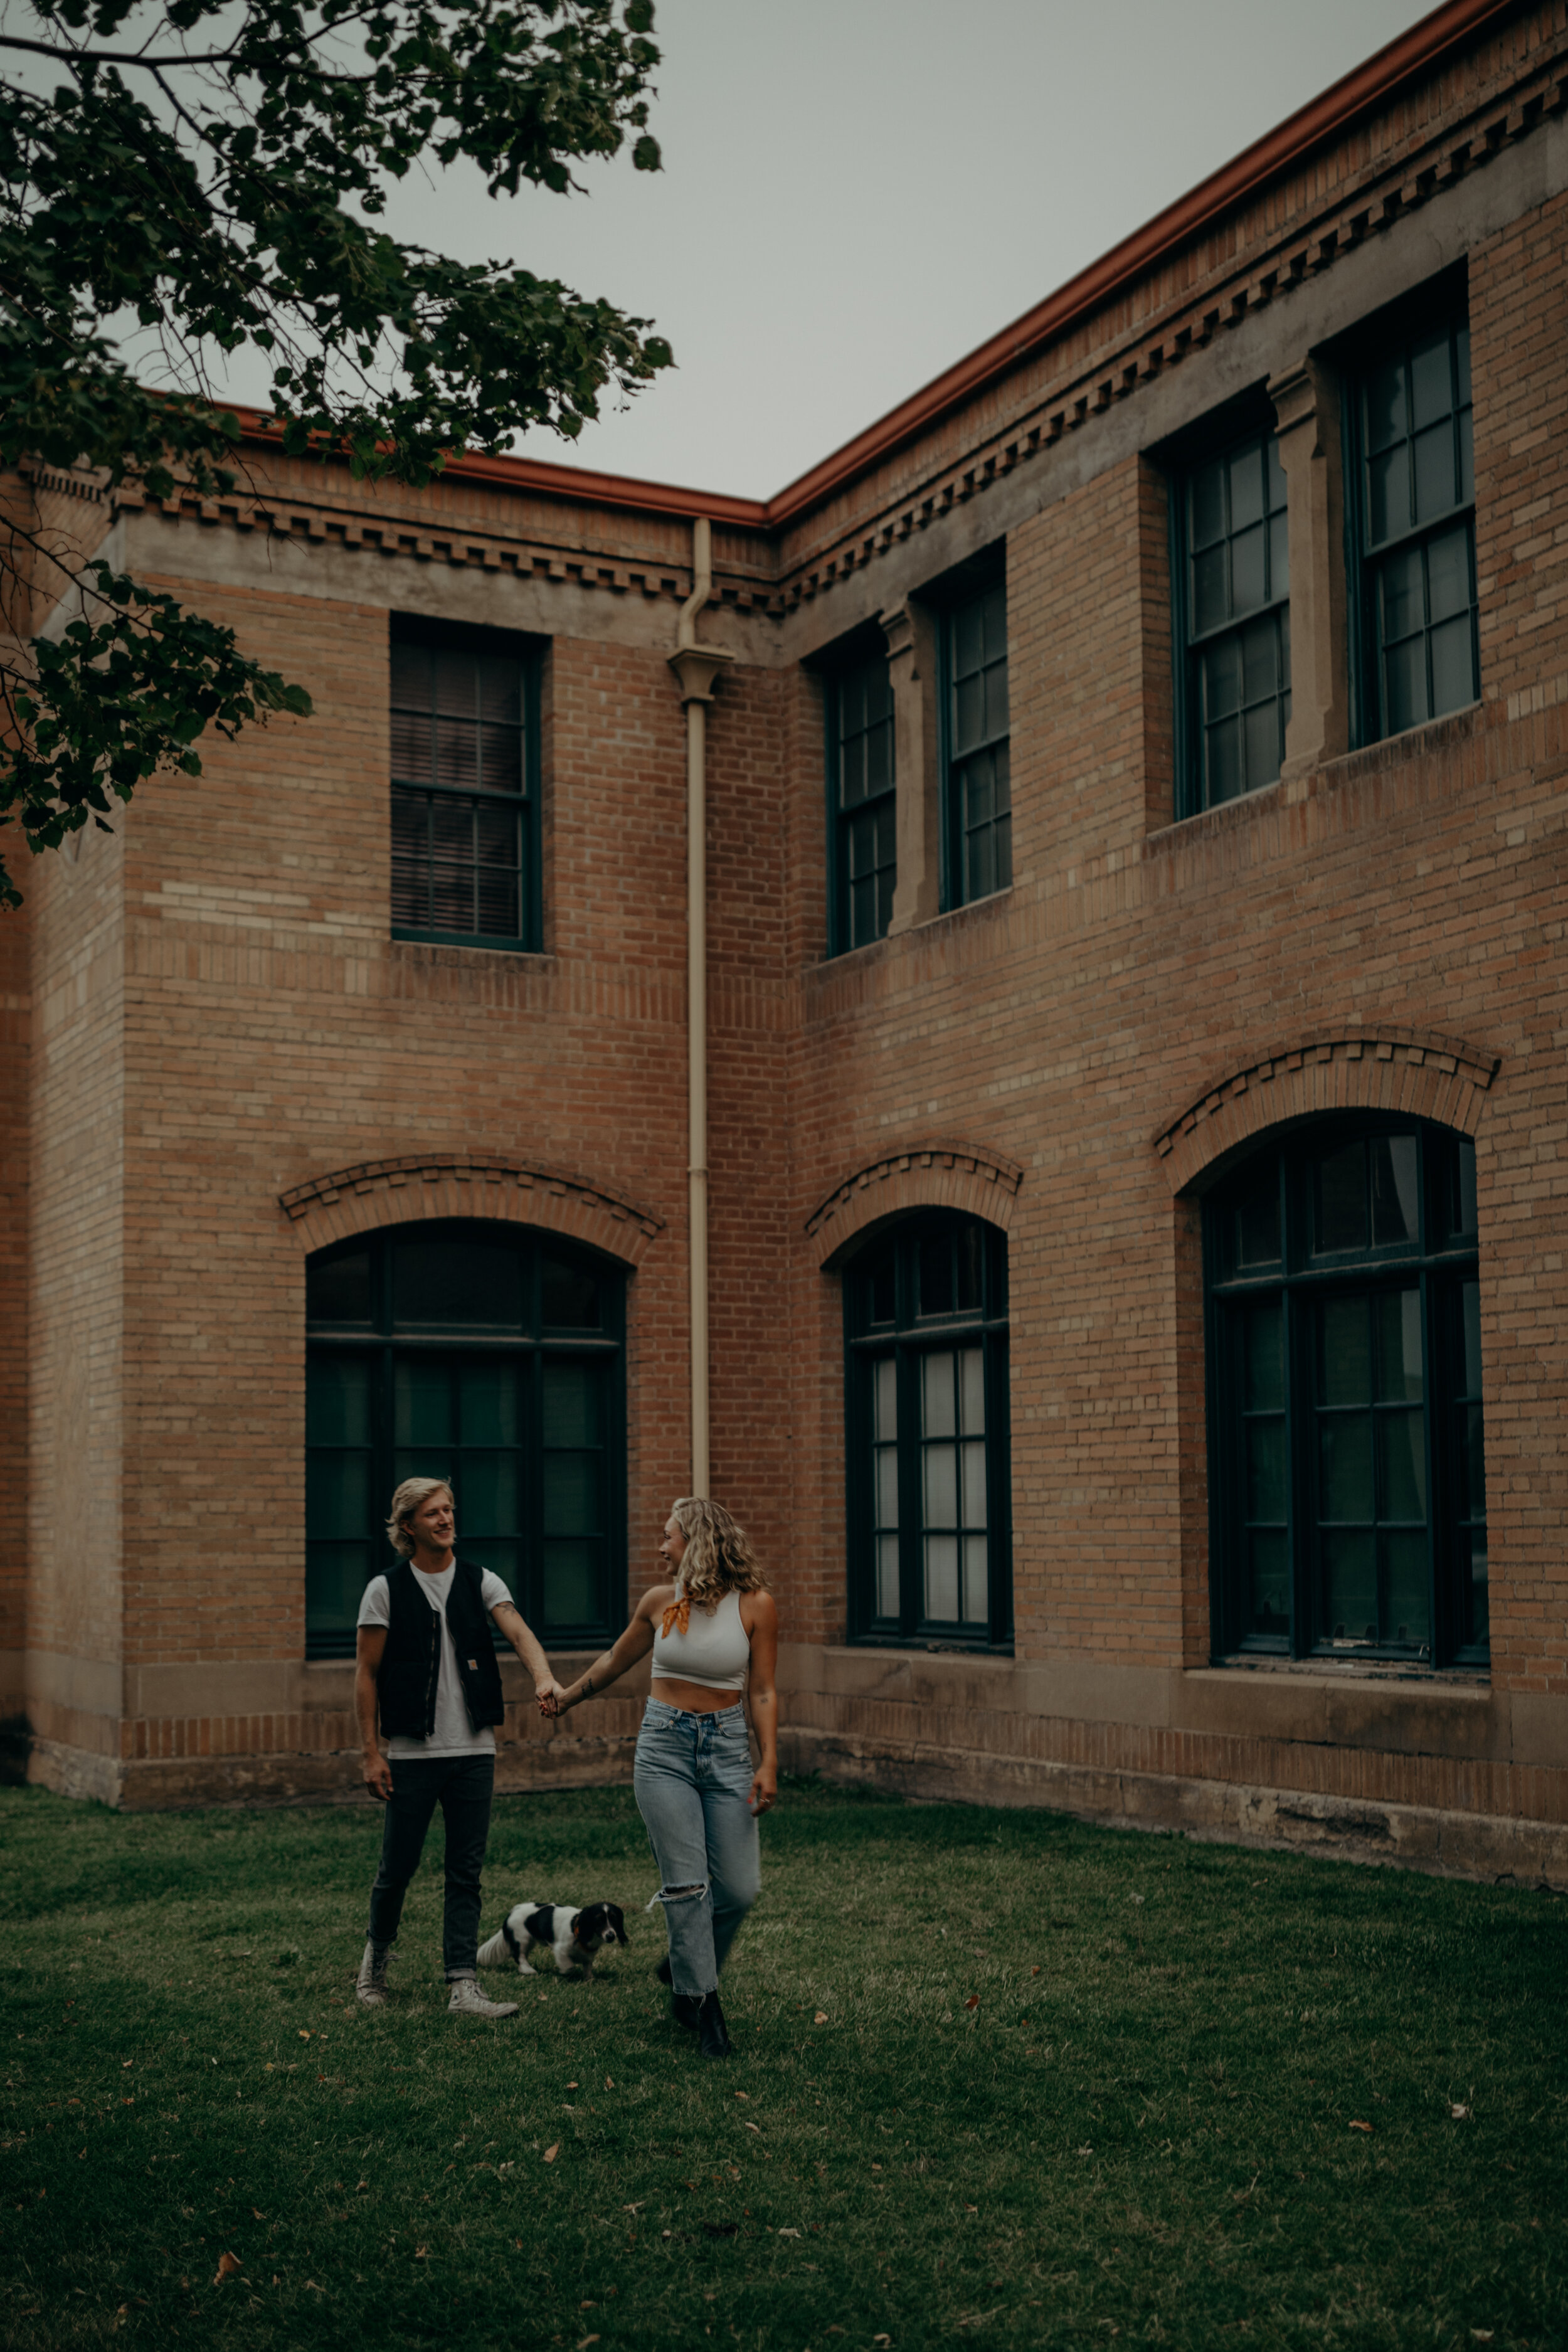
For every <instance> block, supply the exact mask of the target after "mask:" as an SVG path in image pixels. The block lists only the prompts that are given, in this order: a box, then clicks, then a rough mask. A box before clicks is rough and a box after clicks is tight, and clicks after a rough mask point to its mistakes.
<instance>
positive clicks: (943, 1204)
mask: <svg viewBox="0 0 1568 2352" xmlns="http://www.w3.org/2000/svg"><path fill="white" fill-rule="evenodd" d="M1023 1181H1024V1171H1023V1170H1022V1169H1021V1168H1020V1167H1019V1165H1018V1163H1017V1161H1016V1160H1005V1159H1004V1158H1003V1157H1002V1155H1001V1154H1000V1153H999V1152H995V1151H989V1150H976V1148H975V1147H974V1145H973V1144H968V1145H965V1144H959V1143H929V1144H925V1145H919V1144H917V1145H914V1146H912V1147H911V1148H910V1150H905V1151H891V1152H889V1153H888V1154H887V1155H886V1157H885V1158H883V1159H881V1160H868V1162H867V1164H866V1166H865V1167H863V1168H858V1169H857V1170H856V1171H855V1173H854V1175H852V1176H847V1177H846V1178H845V1179H844V1181H843V1182H842V1183H840V1184H837V1185H835V1187H834V1189H833V1191H832V1192H829V1194H828V1195H827V1197H826V1200H825V1201H823V1202H821V1204H820V1205H819V1206H818V1207H817V1208H816V1209H814V1210H813V1212H812V1213H811V1215H810V1216H809V1217H808V1218H807V1219H806V1222H805V1230H806V1233H807V1234H808V1235H809V1236H810V1237H811V1239H813V1240H814V1241H815V1242H816V1245H817V1248H816V1256H817V1264H818V1265H821V1266H823V1267H824V1268H826V1266H827V1265H828V1264H829V1262H830V1260H831V1259H832V1258H833V1257H834V1256H835V1255H837V1252H838V1251H839V1250H841V1249H842V1248H843V1247H844V1245H845V1244H846V1243H847V1242H848V1241H851V1240H852V1239H853V1238H854V1236H855V1235H856V1234H858V1233H859V1232H861V1231H862V1230H863V1228H864V1227H865V1226H867V1225H869V1224H873V1223H876V1222H877V1220H878V1219H879V1218H881V1217H888V1216H893V1215H895V1214H897V1213H898V1212H899V1211H900V1210H902V1209H918V1208H931V1209H963V1210H966V1211H967V1212H968V1213H970V1214H971V1215H972V1216H976V1217H984V1218H985V1219H986V1221H987V1222H988V1223H991V1224H994V1225H1000V1226H1001V1227H1002V1228H1003V1229H1004V1231H1005V1229H1006V1228H1007V1226H1008V1225H1009V1224H1011V1223H1012V1219H1013V1202H1014V1201H1015V1199H1016V1195H1017V1191H1018V1187H1019V1185H1020V1184H1021V1183H1022V1182H1023Z"/></svg>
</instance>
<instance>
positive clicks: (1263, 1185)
mask: <svg viewBox="0 0 1568 2352" xmlns="http://www.w3.org/2000/svg"><path fill="white" fill-rule="evenodd" d="M1236 1262H1237V1265H1238V1266H1254V1265H1259V1266H1261V1265H1278V1264H1279V1169H1278V1168H1277V1166H1276V1165H1275V1163H1274V1161H1273V1160H1269V1161H1268V1163H1267V1165H1266V1166H1265V1168H1264V1170H1263V1171H1262V1173H1261V1174H1260V1176H1259V1177H1258V1181H1257V1182H1256V1184H1255V1185H1254V1187H1253V1189H1252V1190H1251V1191H1250V1192H1248V1193H1247V1195H1246V1197H1245V1198H1244V1199H1243V1200H1242V1201H1240V1202H1238V1203H1237V1212H1236Z"/></svg>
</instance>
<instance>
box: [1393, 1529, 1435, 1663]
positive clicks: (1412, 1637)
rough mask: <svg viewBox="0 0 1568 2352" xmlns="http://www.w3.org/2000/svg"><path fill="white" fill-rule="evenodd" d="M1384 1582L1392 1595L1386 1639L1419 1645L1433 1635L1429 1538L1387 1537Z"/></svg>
mask: <svg viewBox="0 0 1568 2352" xmlns="http://www.w3.org/2000/svg"><path fill="white" fill-rule="evenodd" d="M1383 1562H1384V1582H1385V1586H1386V1590H1387V1593H1388V1614H1387V1617H1386V1619H1385V1621H1384V1627H1383V1637H1384V1640H1387V1641H1391V1642H1399V1643H1411V1644H1413V1645H1414V1644H1416V1643H1425V1642H1426V1641H1428V1640H1429V1639H1430V1637H1431V1632H1432V1604H1431V1598H1430V1586H1429V1576H1430V1570H1429V1569H1428V1566H1427V1553H1426V1537H1425V1535H1387V1536H1384V1538H1383Z"/></svg>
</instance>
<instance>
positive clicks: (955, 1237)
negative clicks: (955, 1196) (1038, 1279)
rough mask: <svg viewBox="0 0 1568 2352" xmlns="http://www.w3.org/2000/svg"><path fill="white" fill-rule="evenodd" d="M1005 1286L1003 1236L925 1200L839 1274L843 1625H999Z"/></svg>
mask: <svg viewBox="0 0 1568 2352" xmlns="http://www.w3.org/2000/svg"><path fill="white" fill-rule="evenodd" d="M1006 1285H1007V1261H1006V1242H1005V1237H1004V1236H1003V1235H1002V1234H1000V1233H998V1232H997V1231H995V1229H994V1228H993V1227H990V1226H986V1225H983V1224H981V1223H979V1221H978V1220H976V1219H973V1218H962V1217H958V1216H951V1215H942V1214H940V1213H938V1214H933V1215H931V1216H929V1217H921V1218H916V1219H912V1220H910V1222H909V1223H907V1224H904V1225H902V1226H900V1227H899V1228H897V1229H896V1231H895V1232H894V1234H892V1235H891V1236H889V1237H887V1238H884V1239H883V1240H881V1241H880V1242H879V1243H878V1244H874V1245H873V1246H872V1247H871V1248H870V1249H868V1251H867V1252H866V1253H865V1254H864V1255H862V1256H861V1257H860V1258H859V1259H858V1261H857V1262H856V1264H855V1265H854V1266H853V1267H852V1268H851V1269H850V1271H849V1272H848V1274H847V1276H846V1277H845V1294H844V1296H845V1315H846V1333H847V1341H848V1349H849V1364H848V1400H847V1402H848V1411H849V1416H850V1436H849V1446H848V1457H849V1458H848V1487H849V1493H848V1503H849V1524H850V1530H851V1532H850V1556H851V1565H850V1580H849V1583H850V1591H849V1603H850V1608H849V1614H850V1626H851V1631H852V1633H854V1634H855V1635H856V1636H857V1637H858V1638H863V1639H867V1640H871V1641H921V1642H936V1643H941V1644H942V1645H943V1646H946V1645H948V1644H950V1643H961V1644H970V1645H974V1646H984V1647H1005V1646H1006V1644H1007V1643H1008V1642H1009V1641H1010V1640H1011V1638H1012V1575H1011V1538H1010V1534H1009V1529H1008V1525H1007V1512H1008V1485H1009V1482H1008V1472H1007V1288H1006Z"/></svg>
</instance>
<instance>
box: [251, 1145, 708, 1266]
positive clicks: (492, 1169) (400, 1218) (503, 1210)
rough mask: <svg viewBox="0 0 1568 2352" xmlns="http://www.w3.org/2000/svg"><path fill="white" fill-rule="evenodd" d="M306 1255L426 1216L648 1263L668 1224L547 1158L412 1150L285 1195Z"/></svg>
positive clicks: (283, 1205)
mask: <svg viewBox="0 0 1568 2352" xmlns="http://www.w3.org/2000/svg"><path fill="white" fill-rule="evenodd" d="M278 1205H279V1208H280V1209H281V1210H282V1212H283V1213H284V1215H285V1216H286V1217H288V1218H289V1222H290V1223H292V1224H293V1225H294V1226H295V1228H296V1229H297V1230H298V1232H299V1234H300V1239H301V1242H302V1243H303V1245H304V1247H305V1248H306V1249H307V1250H316V1249H321V1248H322V1247H323V1246H324V1245H325V1244H327V1243H328V1242H331V1241H341V1240H342V1239H344V1238H345V1237H346V1236H347V1235H348V1234H353V1233H360V1232H364V1231H367V1230H369V1229H370V1228H371V1227H373V1226H378V1225H385V1224H401V1223H413V1222H414V1221H415V1220H416V1219H418V1218H426V1217H452V1216H459V1217H461V1216H468V1217H503V1218H510V1219H511V1220H512V1221H513V1222H515V1223H522V1224H531V1225H543V1226H546V1227H550V1228H552V1229H555V1230H559V1231H560V1232H563V1233H571V1234H576V1235H577V1236H578V1238H579V1239H581V1240H584V1241H587V1242H590V1243H592V1244H594V1245H595V1247H597V1248H600V1249H603V1250H605V1251H607V1252H608V1253H609V1254H610V1255H612V1256H616V1257H619V1258H621V1259H624V1260H625V1261H626V1263H627V1264H628V1265H640V1263H641V1262H642V1259H643V1257H644V1255H645V1254H646V1252H647V1248H648V1245H649V1244H650V1243H651V1242H652V1241H653V1240H654V1239H655V1238H656V1237H657V1235H658V1234H661V1233H662V1232H663V1231H664V1220H663V1218H662V1217H658V1216H656V1215H655V1214H654V1213H653V1211H652V1210H651V1209H645V1208H641V1207H639V1206H638V1205H637V1202H634V1201H630V1200H627V1199H626V1197H625V1195H624V1194H621V1193H618V1192H613V1191H612V1190H611V1189H610V1188H609V1186H607V1185H604V1184H594V1183H590V1182H589V1181H587V1180H586V1178H584V1177H582V1176H574V1175H570V1174H568V1173H566V1172H565V1171H563V1170H561V1169H557V1168H552V1167H550V1166H548V1165H547V1164H546V1163H545V1162H543V1161H540V1160H514V1159H511V1158H508V1157H503V1156H501V1155H499V1154H490V1153H484V1152H422V1153H411V1154H408V1155H405V1157H404V1158H401V1159H397V1160H362V1161H361V1162H359V1163H358V1165H356V1166H354V1167H352V1168H339V1169H335V1170H334V1171H332V1172H331V1174H330V1175H324V1176H313V1177H311V1178H310V1181H309V1182H308V1183H304V1184H296V1185H293V1186H291V1187H290V1189H289V1191H288V1192H280V1193H279V1195H278Z"/></svg>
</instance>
